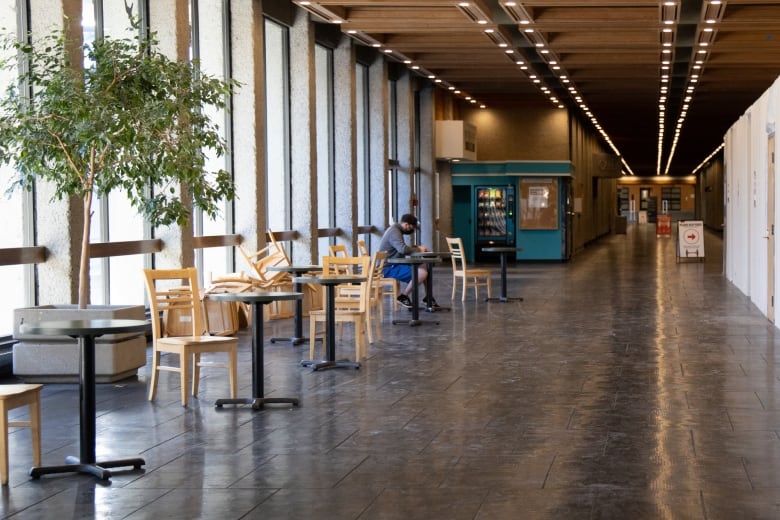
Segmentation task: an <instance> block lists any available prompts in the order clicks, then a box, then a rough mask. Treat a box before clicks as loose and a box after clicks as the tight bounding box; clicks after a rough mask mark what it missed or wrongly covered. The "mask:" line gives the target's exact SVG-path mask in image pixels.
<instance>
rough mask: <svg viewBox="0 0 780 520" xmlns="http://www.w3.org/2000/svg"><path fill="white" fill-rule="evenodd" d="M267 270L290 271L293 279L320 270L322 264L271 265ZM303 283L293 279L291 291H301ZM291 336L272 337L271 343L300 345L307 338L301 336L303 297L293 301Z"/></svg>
mask: <svg viewBox="0 0 780 520" xmlns="http://www.w3.org/2000/svg"><path fill="white" fill-rule="evenodd" d="M268 270H269V271H281V272H284V273H290V274H292V275H293V280H295V278H296V277H300V276H301V275H303V274H305V273H310V272H312V271H321V270H322V266H321V265H272V266H269V267H268ZM302 285H303V284H302V283H300V282H295V281H293V292H301V291H302V289H303V288H302V287H301V286H302ZM293 323H294V325H293V327H294V328H293V336H292V337H290V338H277V337H272V338H271V343H276V342H277V341H289V342H290V343H292V344H293V345H300V344H301V343H303V342H304V341H306V340H308V339H309V338H306V337H304V336H303V298H301V299H300V300H296V301H295V315H294V317H293Z"/></svg>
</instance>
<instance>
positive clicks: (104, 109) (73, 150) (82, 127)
mask: <svg viewBox="0 0 780 520" xmlns="http://www.w3.org/2000/svg"><path fill="white" fill-rule="evenodd" d="M133 28H134V33H135V34H136V36H135V37H132V38H109V37H105V38H100V39H97V40H96V41H94V42H91V43H83V42H81V41H78V42H74V41H70V40H68V39H67V37H66V31H54V32H52V33H50V34H47V35H44V36H42V37H40V38H38V39H36V41H35V43H34V44H33V43H31V42H29V41H27V42H19V41H17V40H15V39H7V40H6V41H5V46H6V50H15V51H16V59H9V60H6V61H5V62H2V63H0V66H1V67H4V68H10V69H12V70H19V71H21V74H20V82H19V85H18V86H17V85H13V86H11V87H9V88H8V89H7V90H6V92H5V93H4V95H3V96H2V98H0V164H8V165H10V166H12V170H13V171H14V172H15V173H14V177H13V178H12V179H10V187H9V188H8V190H9V191H10V190H15V189H27V190H30V189H32V188H33V186H34V185H35V183H41V182H44V183H51V184H52V185H53V187H54V191H55V194H56V195H55V197H57V198H60V199H62V198H67V197H78V198H79V199H80V200H81V201H82V203H83V215H84V218H83V223H84V224H83V229H82V230H81V237H82V238H81V252H80V255H81V256H80V264H79V266H80V267H79V277H78V280H79V290H78V308H79V309H87V307H88V303H89V259H90V254H89V249H90V241H89V237H90V228H91V224H92V221H91V216H92V204H93V200H95V198H96V197H106V196H108V195H109V194H110V193H111V192H113V191H114V190H121V191H122V192H123V193H125V195H126V196H127V197H128V199H129V201H130V203H131V205H132V206H133V207H134V208H135V209H137V210H138V211H139V212H140V213H141V214H142V215H143V216H144V217H145V219H146V220H147V221H149V222H150V223H151V224H152V225H154V226H166V225H174V224H179V225H183V224H186V223H187V222H188V219H189V218H190V211H191V209H190V208H192V207H194V208H198V209H200V210H203V211H204V212H205V213H206V214H208V215H209V216H214V215H216V213H217V212H218V204H219V203H220V202H221V201H223V200H232V199H233V197H234V196H235V187H234V184H233V182H232V178H231V176H230V174H229V173H228V172H226V171H224V170H221V169H220V170H217V171H206V154H207V153H208V152H209V151H210V152H211V153H212V154H214V155H216V156H221V155H223V154H224V153H225V152H226V144H225V142H224V141H223V139H222V138H221V137H220V134H219V132H218V128H217V126H216V125H215V123H213V122H212V121H211V120H210V119H209V117H208V115H207V112H206V110H205V109H206V108H208V107H209V106H213V107H216V108H219V109H223V108H225V107H226V103H227V100H228V96H229V95H230V93H231V91H232V89H234V88H235V87H236V84H235V83H234V82H226V81H222V80H219V79H216V78H213V77H210V76H208V75H207V74H204V73H202V72H201V71H199V70H198V68H197V63H193V62H190V61H176V60H172V59H170V58H168V57H167V56H165V55H164V54H162V53H161V52H159V51H158V50H157V49H156V43H157V41H156V38H155V36H154V35H153V34H152V35H150V36H149V37H142V36H141V31H140V30H139V25H138V22H137V21H134V23H133ZM82 57H83V58H84V63H85V64H86V65H84V66H81V60H82ZM4 184H8V183H4ZM144 347H145V345H144ZM98 356H99V353H98ZM15 357H16V356H15ZM98 363H99V361H98ZM143 363H145V357H144V362H143ZM143 363H142V365H143Z"/></svg>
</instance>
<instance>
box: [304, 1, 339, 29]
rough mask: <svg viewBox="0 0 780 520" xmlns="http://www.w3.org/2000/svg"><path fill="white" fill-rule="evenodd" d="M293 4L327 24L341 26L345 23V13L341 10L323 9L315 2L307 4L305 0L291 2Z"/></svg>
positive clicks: (333, 8) (336, 8)
mask: <svg viewBox="0 0 780 520" xmlns="http://www.w3.org/2000/svg"><path fill="white" fill-rule="evenodd" d="M293 3H295V4H296V5H298V6H299V7H301V8H302V9H305V10H307V11H308V12H310V13H311V14H313V15H315V16H317V17H318V18H322V19H323V20H324V21H326V22H328V23H335V24H342V23H344V22H346V21H347V20H346V13H345V11H344V9H342V8H338V7H330V8H328V7H323V6H321V5H320V4H318V3H317V2H308V1H306V0H293Z"/></svg>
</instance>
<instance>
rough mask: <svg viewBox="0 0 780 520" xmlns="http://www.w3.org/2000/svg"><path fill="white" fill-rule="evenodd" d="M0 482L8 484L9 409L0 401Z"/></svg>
mask: <svg viewBox="0 0 780 520" xmlns="http://www.w3.org/2000/svg"><path fill="white" fill-rule="evenodd" d="M0 483H1V484H2V485H3V486H5V485H7V484H8V409H7V408H6V406H5V402H2V403H0Z"/></svg>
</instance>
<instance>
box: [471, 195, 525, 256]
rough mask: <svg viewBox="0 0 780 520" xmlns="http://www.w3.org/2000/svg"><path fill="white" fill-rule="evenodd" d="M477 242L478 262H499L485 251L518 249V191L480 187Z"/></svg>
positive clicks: (477, 207) (477, 204) (477, 205)
mask: <svg viewBox="0 0 780 520" xmlns="http://www.w3.org/2000/svg"><path fill="white" fill-rule="evenodd" d="M475 196H476V204H475V207H476V211H477V216H476V225H477V229H476V234H475V236H476V241H475V244H474V245H475V251H474V258H476V259H477V261H491V260H496V261H497V260H498V257H497V255H495V254H487V253H483V252H482V248H483V247H490V246H514V245H515V187H514V186H477V187H476V190H475Z"/></svg>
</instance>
